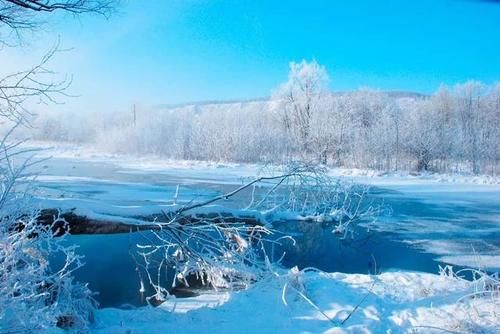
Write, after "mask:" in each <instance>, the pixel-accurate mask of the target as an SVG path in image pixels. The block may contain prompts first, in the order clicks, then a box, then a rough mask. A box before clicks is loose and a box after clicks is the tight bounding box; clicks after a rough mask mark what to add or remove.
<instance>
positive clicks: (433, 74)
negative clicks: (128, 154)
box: [0, 0, 500, 111]
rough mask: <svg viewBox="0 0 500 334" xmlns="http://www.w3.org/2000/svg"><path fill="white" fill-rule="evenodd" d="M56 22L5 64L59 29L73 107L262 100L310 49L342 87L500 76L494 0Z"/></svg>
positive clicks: (136, 7) (165, 8) (405, 87)
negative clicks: (70, 82) (68, 74)
mask: <svg viewBox="0 0 500 334" xmlns="http://www.w3.org/2000/svg"><path fill="white" fill-rule="evenodd" d="M46 30H47V31H46V33H45V35H44V37H41V38H37V39H36V40H35V39H34V38H32V37H31V36H27V37H26V41H27V43H26V46H25V47H24V48H22V49H19V48H15V49H9V48H8V47H4V49H3V51H4V52H2V54H1V56H0V57H1V62H2V63H3V64H4V66H2V67H3V68H2V69H1V71H2V73H3V72H9V70H11V69H19V68H26V67H29V66H30V65H31V64H34V63H36V61H37V60H38V59H39V58H40V56H41V55H42V54H43V53H44V52H45V51H46V50H47V49H48V48H49V47H50V45H52V44H53V43H54V38H53V36H54V35H56V34H59V35H60V38H61V45H62V47H63V48H68V49H70V50H68V51H67V52H65V54H64V55H62V56H61V57H58V58H56V59H55V60H54V61H53V63H52V65H51V68H53V69H54V70H56V71H58V72H61V73H70V74H72V75H73V78H74V80H73V85H72V87H71V91H70V93H71V94H73V95H78V97H74V98H68V99H65V100H64V101H65V104H64V105H60V106H57V107H56V108H57V109H62V110H78V111H80V110H81V111H85V110H89V109H92V110H101V109H102V110H112V111H116V110H129V109H130V106H131V105H132V104H133V103H138V104H147V105H160V104H182V103H189V102H196V101H213V100H216V101H219V100H222V101H225V100H249V99H254V98H261V97H265V96H269V95H270V94H271V92H272V91H273V89H275V88H276V87H277V86H278V85H279V84H280V83H281V82H283V81H285V80H286V78H287V72H288V64H289V62H290V61H300V60H302V59H306V60H311V59H315V60H316V61H317V62H318V63H319V64H321V65H323V66H325V67H326V69H327V71H328V73H329V75H330V79H331V82H330V88H331V89H332V90H334V91H346V90H353V89H357V88H359V87H363V86H369V87H373V88H376V89H381V90H384V91H410V92H419V93H431V92H432V91H435V90H436V89H437V88H438V87H439V85H440V84H441V83H444V84H449V85H453V84H455V83H457V82H463V81H466V80H469V79H474V80H481V81H484V82H486V83H493V82H494V81H496V80H498V78H499V77H500V62H499V61H498V55H499V54H500V33H499V32H500V5H499V4H498V3H497V2H494V1H467V0H438V1H431V0H425V1H419V2H418V3H414V2H411V4H410V3H409V2H407V1H396V0H390V1H384V2H383V3H381V2H378V1H373V0H365V1H356V2H349V1H337V2H331V1H311V2H308V3H307V4H306V5H304V4H303V3H301V2H300V1H288V2H286V6H285V5H284V4H283V3H282V2H274V3H270V2H267V1H239V2H237V3H233V2H230V1H224V0H221V1H205V0H198V1H180V0H175V1H169V2H168V3H167V2H160V1H152V2H133V1H126V2H124V3H123V5H122V6H121V8H120V10H119V13H118V15H114V16H112V17H111V18H110V19H109V20H108V21H105V20H102V19H101V18H95V17H85V18H82V19H81V22H79V21H77V20H74V19H73V18H72V17H70V16H69V17H68V16H59V17H58V18H57V20H56V21H55V22H50V23H49V24H48V25H47V27H46ZM49 36H51V37H49ZM464 41H467V42H464ZM37 108H45V107H38V106H37ZM51 108H54V107H51Z"/></svg>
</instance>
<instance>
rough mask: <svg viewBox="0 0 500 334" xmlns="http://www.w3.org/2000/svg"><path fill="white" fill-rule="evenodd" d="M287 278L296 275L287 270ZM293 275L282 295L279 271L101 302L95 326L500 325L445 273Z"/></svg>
mask: <svg viewBox="0 0 500 334" xmlns="http://www.w3.org/2000/svg"><path fill="white" fill-rule="evenodd" d="M292 280H293V281H294V282H296V280H294V277H293V276H292ZM299 280H300V281H301V283H303V287H304V289H300V287H299V286H298V289H299V290H294V289H293V288H288V289H286V290H285V292H284V294H283V287H284V286H285V284H286V283H287V282H288V283H290V277H288V276H287V275H283V276H282V277H279V278H272V279H268V280H264V281H261V282H259V283H257V284H255V285H254V286H253V287H251V288H250V289H248V290H246V291H240V292H234V293H231V294H228V293H220V294H218V295H217V294H216V295H214V294H211V295H202V296H198V297H192V298H185V299H175V298H174V299H171V300H169V301H168V302H166V303H164V304H162V305H161V306H160V307H158V308H149V307H143V308H138V309H133V310H119V309H112V308H109V309H102V310H100V311H99V312H98V314H97V318H96V326H95V332H96V333H123V334H125V333H130V334H132V333H184V334H190V333H200V332H210V333H440V332H445V331H446V330H449V331H451V332H452V333H480V332H481V333H487V332H489V333H498V330H499V329H500V327H499V326H500V318H499V315H498V314H496V316H495V312H498V307H499V306H500V305H499V304H498V302H499V300H498V299H497V300H496V304H495V302H494V301H491V300H486V299H475V300H469V299H466V302H464V303H459V302H457V301H458V300H459V299H460V298H461V297H462V296H464V295H466V294H468V293H471V292H473V291H474V285H473V283H470V282H465V281H462V280H457V279H454V278H449V277H446V276H438V275H432V274H423V273H408V272H407V273H404V272H395V273H384V274H381V275H377V276H368V275H360V274H350V275H346V274H342V273H331V274H326V273H316V272H313V273H307V274H304V275H303V276H302V277H300V278H299ZM299 284H300V283H299ZM297 291H300V292H297ZM283 299H284V300H285V301H286V304H285V302H284V301H283ZM478 315H480V316H478ZM433 328H434V329H433ZM439 328H441V330H440V329H439Z"/></svg>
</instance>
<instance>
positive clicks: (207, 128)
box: [33, 61, 500, 174]
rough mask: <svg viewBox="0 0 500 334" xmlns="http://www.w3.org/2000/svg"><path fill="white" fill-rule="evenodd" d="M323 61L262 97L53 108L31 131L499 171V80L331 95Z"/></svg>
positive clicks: (166, 147) (140, 147)
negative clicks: (131, 107) (104, 109)
mask: <svg viewBox="0 0 500 334" xmlns="http://www.w3.org/2000/svg"><path fill="white" fill-rule="evenodd" d="M327 85H328V74H327V72H326V70H325V68H324V67H322V66H321V65H319V64H318V63H317V62H315V61H312V62H307V61H302V62H299V63H291V64H290V72H289V76H288V80H287V81H286V82H284V83H283V84H282V85H280V86H279V87H278V88H277V89H276V90H275V91H274V92H273V94H272V96H271V98H269V99H268V100H265V101H254V102H241V103H219V104H217V103H214V104H205V105H203V104H198V105H188V106H182V107H176V108H167V109H165V108H149V109H146V108H138V110H137V113H136V115H135V114H134V115H133V114H132V113H127V112H122V113H99V112H92V111H89V112H86V113H80V114H74V113H71V112H68V113H64V114H56V113H52V114H51V113H46V114H43V115H40V116H38V118H37V120H36V121H35V126H34V128H33V132H34V133H33V137H34V138H35V139H38V140H52V141H69V142H77V143H86V144H90V145H93V146H94V147H96V148H97V149H99V150H103V151H106V152H117V153H130V154H139V155H140V154H153V155H157V156H161V157H167V158H174V159H190V160H211V161H233V162H274V163H277V162H284V161H289V160H305V161H319V162H321V163H323V164H327V165H330V166H341V167H356V168H373V169H378V170H387V171H395V170H407V171H410V170H418V171H436V172H450V173H452V172H472V173H474V174H497V173H498V161H499V159H500V84H499V83H497V84H493V85H486V84H483V83H481V82H478V81H467V82H465V83H460V84H457V85H455V86H453V87H448V86H444V85H443V86H441V87H440V88H439V89H438V90H437V91H436V92H435V93H433V94H431V95H422V94H409V93H408V94H404V93H399V94H396V93H387V92H383V91H379V90H374V89H370V88H361V89H358V90H356V91H351V92H345V93H334V92H332V91H330V90H328V87H327Z"/></svg>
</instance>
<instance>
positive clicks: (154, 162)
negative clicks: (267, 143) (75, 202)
mask: <svg viewBox="0 0 500 334" xmlns="http://www.w3.org/2000/svg"><path fill="white" fill-rule="evenodd" d="M26 145H29V146H30V147H35V148H41V149H43V150H42V151H41V152H39V156H40V157H54V158H62V159H75V158H78V159H79V160H84V161H93V162H107V163H113V164H115V165H117V166H119V167H120V168H122V169H123V170H121V171H119V172H121V173H126V174H127V173H128V174H146V173H152V172H154V173H165V174H175V173H179V172H182V174H183V175H184V176H185V177H191V178H196V179H197V180H199V181H202V180H203V181H207V182H209V181H217V182H222V181H225V182H227V183H234V182H240V181H241V178H242V177H253V176H255V175H257V174H258V173H259V171H261V170H262V169H263V168H272V166H267V165H266V166H264V165H262V164H248V163H246V164H245V163H228V162H214V161H194V160H175V159H162V158H159V157H158V156H155V155H141V156H134V155H129V154H109V153H104V152H102V151H97V150H95V149H93V148H91V147H88V146H82V145H74V144H68V143H60V142H57V143H50V142H36V141H30V142H28V143H27V144H26ZM329 173H330V175H332V176H336V177H343V178H347V179H351V180H353V181H355V182H359V183H364V184H370V185H376V186H397V187H404V186H416V185H419V186H429V185H440V184H441V185H445V186H446V185H448V186H450V185H469V186H471V188H464V187H460V188H457V190H458V191H469V190H470V189H472V190H474V189H478V188H480V189H481V190H484V189H485V187H484V186H489V187H486V189H487V188H490V189H497V190H498V189H500V177H498V176H496V177H495V176H490V175H471V174H467V173H462V174H458V173H457V174H439V173H430V172H423V173H415V172H382V171H377V170H373V169H359V168H330V172H329ZM475 186H476V187H475Z"/></svg>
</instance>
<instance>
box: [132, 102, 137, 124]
mask: <svg viewBox="0 0 500 334" xmlns="http://www.w3.org/2000/svg"><path fill="white" fill-rule="evenodd" d="M132 113H133V114H134V128H135V127H136V125H137V112H136V110H135V103H134V105H133V107H132Z"/></svg>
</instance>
